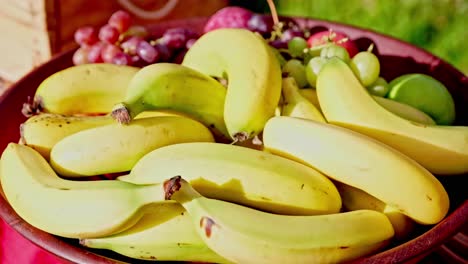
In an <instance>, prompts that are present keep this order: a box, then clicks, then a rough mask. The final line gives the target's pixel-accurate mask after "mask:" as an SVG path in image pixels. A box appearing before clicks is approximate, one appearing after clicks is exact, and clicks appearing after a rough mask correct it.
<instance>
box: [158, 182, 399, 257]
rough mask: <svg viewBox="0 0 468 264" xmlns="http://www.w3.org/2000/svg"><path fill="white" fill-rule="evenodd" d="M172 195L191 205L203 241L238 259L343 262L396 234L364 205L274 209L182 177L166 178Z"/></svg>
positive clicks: (194, 221)
mask: <svg viewBox="0 0 468 264" xmlns="http://www.w3.org/2000/svg"><path fill="white" fill-rule="evenodd" d="M164 189H165V191H166V199H171V200H176V201H177V202H179V203H180V204H182V206H183V207H184V208H185V209H186V210H187V212H188V213H189V215H190V218H191V220H192V224H193V226H194V228H195V230H196V232H197V233H198V234H199V236H200V237H201V238H202V239H203V241H204V242H205V243H206V244H207V245H208V246H209V247H210V248H211V249H212V250H213V251H214V252H216V253H218V254H219V255H220V256H222V257H224V258H226V259H228V260H230V261H232V262H235V263H255V264H258V263H337V262H344V261H348V260H353V259H355V258H358V257H360V256H363V255H366V254H369V253H372V252H375V251H376V250H379V249H380V248H382V247H383V246H385V245H386V244H388V242H389V241H390V239H391V238H392V237H393V234H394V231H393V227H392V225H391V223H390V221H389V220H388V218H387V217H386V216H385V215H384V214H382V213H380V212H377V211H372V210H359V211H352V212H346V213H336V214H327V215H317V216H288V215H277V214H270V213H266V212H262V211H258V210H254V209H251V208H248V207H244V206H241V205H237V204H233V203H228V202H224V201H220V200H215V199H209V198H206V197H204V196H202V195H201V194H199V193H198V192H197V191H196V190H195V189H193V188H192V187H191V186H190V184H189V183H188V182H186V181H185V180H184V179H182V178H181V177H180V176H177V177H173V178H171V179H170V180H167V181H166V182H165V183H164Z"/></svg>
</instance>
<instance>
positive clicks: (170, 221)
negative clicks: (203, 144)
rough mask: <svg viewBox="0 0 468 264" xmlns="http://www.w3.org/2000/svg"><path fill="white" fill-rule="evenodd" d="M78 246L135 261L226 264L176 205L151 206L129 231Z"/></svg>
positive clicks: (183, 211)
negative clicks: (114, 253)
mask: <svg viewBox="0 0 468 264" xmlns="http://www.w3.org/2000/svg"><path fill="white" fill-rule="evenodd" d="M80 244H81V245H83V246H86V247H89V248H99V249H109V250H112V251H114V252H117V253H119V254H122V255H124V256H127V257H131V258H135V259H143V260H158V261H164V260H169V261H196V262H207V263H230V262H229V261H227V260H226V259H224V258H222V257H221V256H219V255H218V254H216V253H214V252H213V251H212V250H211V249H210V248H208V247H207V246H206V244H205V243H204V242H203V240H202V239H201V238H200V236H198V234H197V233H196V231H195V229H194V228H193V226H192V223H191V220H190V217H189V216H188V214H187V212H186V211H185V209H184V208H183V207H182V206H180V205H179V204H177V203H161V204H156V205H153V206H151V208H150V209H148V212H146V213H145V215H143V217H142V218H141V219H140V220H139V221H138V222H137V223H136V224H135V225H133V226H132V227H130V228H129V229H127V230H125V231H123V232H121V233H119V234H115V235H112V236H107V237H99V238H85V239H81V240H80Z"/></svg>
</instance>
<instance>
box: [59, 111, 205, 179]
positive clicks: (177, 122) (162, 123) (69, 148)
mask: <svg viewBox="0 0 468 264" xmlns="http://www.w3.org/2000/svg"><path fill="white" fill-rule="evenodd" d="M213 141H214V139H213V136H212V134H211V132H210V131H209V130H208V128H206V127H205V126H204V125H203V124H201V123H199V122H198V121H195V120H192V119H189V118H186V117H180V116H158V117H148V118H141V119H135V120H134V121H133V122H132V123H131V124H129V125H126V126H122V125H120V124H117V123H114V124H110V125H106V126H101V127H95V128H91V129H87V130H85V131H81V132H78V133H75V134H73V135H70V136H68V137H66V138H64V139H62V140H60V141H59V142H58V143H57V144H55V146H54V147H53V148H52V151H51V153H50V163H51V165H52V167H53V168H54V169H55V171H56V172H57V173H58V174H60V175H62V176H72V177H73V176H93V175H99V174H105V173H115V172H125V171H129V170H131V168H132V167H133V166H134V165H135V163H136V162H137V161H138V160H139V159H140V158H141V157H143V156H144V155H146V154H147V153H148V152H150V151H152V150H154V149H157V148H159V147H162V146H167V145H171V144H176V143H183V142H213Z"/></svg>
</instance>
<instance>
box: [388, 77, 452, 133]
mask: <svg viewBox="0 0 468 264" xmlns="http://www.w3.org/2000/svg"><path fill="white" fill-rule="evenodd" d="M389 86H390V91H389V93H388V95H387V97H388V98H390V99H392V100H395V101H398V102H401V103H405V104H408V105H411V106H413V107H415V108H417V109H419V110H421V111H423V112H424V113H426V114H428V115H429V116H431V117H432V118H433V119H434V121H435V122H436V123H437V124H438V125H451V124H452V123H453V121H454V120H455V103H454V102H453V98H452V96H451V94H450V92H449V91H448V90H447V88H446V87H445V86H444V85H443V84H442V83H441V82H439V81H438V80H436V79H434V78H433V77H431V76H429V75H426V74H419V73H412V74H405V75H402V76H400V77H398V78H396V79H394V80H392V81H391V82H390V83H389Z"/></svg>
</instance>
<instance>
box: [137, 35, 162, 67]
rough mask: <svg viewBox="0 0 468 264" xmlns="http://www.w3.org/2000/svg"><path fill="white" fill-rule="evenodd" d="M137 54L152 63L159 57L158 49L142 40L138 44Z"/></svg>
mask: <svg viewBox="0 0 468 264" xmlns="http://www.w3.org/2000/svg"><path fill="white" fill-rule="evenodd" d="M137 54H138V56H140V58H141V59H142V60H144V61H145V62H147V63H154V62H156V61H157V60H158V59H159V53H158V51H157V50H156V49H155V48H154V47H153V46H151V44H149V43H148V42H147V41H144V40H143V41H141V42H140V43H139V44H138V47H137Z"/></svg>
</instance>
